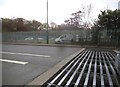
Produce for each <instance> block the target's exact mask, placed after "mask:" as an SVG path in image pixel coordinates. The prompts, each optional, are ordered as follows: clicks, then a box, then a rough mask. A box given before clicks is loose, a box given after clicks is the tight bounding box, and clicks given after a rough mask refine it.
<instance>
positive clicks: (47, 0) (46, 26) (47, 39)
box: [46, 0, 49, 44]
mask: <svg viewBox="0 0 120 87" xmlns="http://www.w3.org/2000/svg"><path fill="white" fill-rule="evenodd" d="M46 31H47V32H46V33H47V37H46V38H47V44H49V33H48V0H47V25H46Z"/></svg>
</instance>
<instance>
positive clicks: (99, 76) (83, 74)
mask: <svg viewBox="0 0 120 87" xmlns="http://www.w3.org/2000/svg"><path fill="white" fill-rule="evenodd" d="M114 63H115V54H113V53H112V52H111V51H110V52H108V51H105V50H99V51H98V50H93V49H85V50H83V51H81V52H80V53H79V54H78V55H77V56H76V57H74V59H72V60H71V61H69V62H68V63H67V64H66V65H65V66H64V67H63V68H61V70H60V71H59V72H58V73H57V74H56V75H55V76H53V77H52V78H51V79H50V80H48V81H47V82H46V85H47V87H52V86H54V87H60V86H66V87H68V86H70V87H71V86H72V87H73V86H74V87H77V86H80V87H89V86H90V87H106V86H107V87H114V86H115V87H120V82H119V81H120V80H119V79H120V78H119V75H120V72H119V70H118V69H117V67H116V66H115V64H114Z"/></svg>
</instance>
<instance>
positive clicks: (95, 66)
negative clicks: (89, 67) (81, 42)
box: [93, 52, 97, 87]
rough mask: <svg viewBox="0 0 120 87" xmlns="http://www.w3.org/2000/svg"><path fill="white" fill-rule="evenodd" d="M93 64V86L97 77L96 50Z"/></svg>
mask: <svg viewBox="0 0 120 87" xmlns="http://www.w3.org/2000/svg"><path fill="white" fill-rule="evenodd" d="M95 54H96V55H95V64H94V77H93V86H94V87H96V77H97V52H96V53H95Z"/></svg>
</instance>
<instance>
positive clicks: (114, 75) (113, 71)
mask: <svg viewBox="0 0 120 87" xmlns="http://www.w3.org/2000/svg"><path fill="white" fill-rule="evenodd" d="M104 55H105V57H106V59H107V61H108V63H109V66H110V68H111V71H112V73H113V77H114V79H115V80H116V83H117V84H116V85H118V86H120V85H119V82H118V80H117V75H116V72H115V70H114V68H113V66H112V64H111V63H110V61H109V58H108V56H107V54H106V53H104Z"/></svg>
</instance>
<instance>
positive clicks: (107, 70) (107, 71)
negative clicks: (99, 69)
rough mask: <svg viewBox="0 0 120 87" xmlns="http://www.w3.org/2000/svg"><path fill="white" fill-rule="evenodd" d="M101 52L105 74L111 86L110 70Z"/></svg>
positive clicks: (111, 86)
mask: <svg viewBox="0 0 120 87" xmlns="http://www.w3.org/2000/svg"><path fill="white" fill-rule="evenodd" d="M101 54H102V57H103V61H104V65H105V68H106V73H107V76H108V81H109V84H110V87H113V82H112V78H111V76H110V72H109V69H108V67H107V64H106V61H105V57H104V55H103V52H101Z"/></svg>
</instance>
